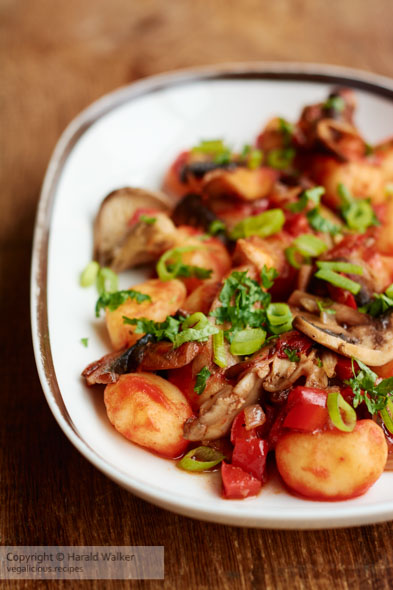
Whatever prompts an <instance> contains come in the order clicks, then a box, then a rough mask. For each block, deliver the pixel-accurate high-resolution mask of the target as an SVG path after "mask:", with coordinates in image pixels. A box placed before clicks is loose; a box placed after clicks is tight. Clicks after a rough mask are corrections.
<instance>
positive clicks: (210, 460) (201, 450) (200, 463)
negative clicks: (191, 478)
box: [177, 447, 225, 471]
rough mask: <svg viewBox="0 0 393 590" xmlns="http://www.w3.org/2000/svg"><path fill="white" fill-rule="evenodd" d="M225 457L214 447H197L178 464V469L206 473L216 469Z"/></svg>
mask: <svg viewBox="0 0 393 590" xmlns="http://www.w3.org/2000/svg"><path fill="white" fill-rule="evenodd" d="M223 459H225V456H224V455H223V454H222V453H220V452H219V451H217V450H216V449H213V448H212V447H197V448H196V449H192V450H191V451H189V452H188V453H187V454H186V455H184V457H183V458H182V459H181V460H180V461H179V462H178V464H177V465H178V467H180V469H184V470H185V471H206V470H207V469H211V468H212V467H215V466H216V465H218V464H219V463H221V461H222V460H223Z"/></svg>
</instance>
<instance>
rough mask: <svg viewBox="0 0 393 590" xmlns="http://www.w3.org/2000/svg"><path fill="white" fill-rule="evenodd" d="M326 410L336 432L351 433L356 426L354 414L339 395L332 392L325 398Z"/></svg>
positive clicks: (336, 392) (351, 408)
mask: <svg viewBox="0 0 393 590" xmlns="http://www.w3.org/2000/svg"><path fill="white" fill-rule="evenodd" d="M327 409H328V412H329V417H330V420H331V421H332V423H333V424H334V426H335V427H336V428H338V430H342V431H343V432H352V430H353V429H354V428H355V426H356V412H355V410H354V409H353V407H352V406H350V405H349V403H348V402H346V401H345V399H344V398H343V396H342V395H341V393H339V392H338V391H334V392H331V393H329V395H328V397H327Z"/></svg>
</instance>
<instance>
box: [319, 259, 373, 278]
mask: <svg viewBox="0 0 393 590" xmlns="http://www.w3.org/2000/svg"><path fill="white" fill-rule="evenodd" d="M317 267H318V268H322V269H325V270H335V271H336V272H347V273H349V274H353V275H362V274H363V267H362V266H359V265H358V264H351V263H350V262H339V261H337V262H336V261H334V260H333V261H327V260H326V261H325V260H317Z"/></svg>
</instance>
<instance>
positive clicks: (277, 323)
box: [266, 303, 293, 335]
mask: <svg viewBox="0 0 393 590" xmlns="http://www.w3.org/2000/svg"><path fill="white" fill-rule="evenodd" d="M266 317H267V320H268V322H269V329H270V331H271V332H272V333H273V334H275V335H277V334H283V333H284V332H288V331H289V330H292V320H293V316H292V312H291V310H290V308H289V306H288V305H287V304H286V303H270V304H269V305H268V307H267V309H266Z"/></svg>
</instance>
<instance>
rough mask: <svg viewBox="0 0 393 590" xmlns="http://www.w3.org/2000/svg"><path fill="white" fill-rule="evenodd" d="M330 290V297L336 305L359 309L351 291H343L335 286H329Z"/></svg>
mask: <svg viewBox="0 0 393 590" xmlns="http://www.w3.org/2000/svg"><path fill="white" fill-rule="evenodd" d="M328 290H329V295H330V297H331V298H332V299H333V301H335V302H336V303H341V304H342V305H348V307H352V309H357V308H358V306H357V304H356V300H355V297H354V296H353V295H352V293H350V292H349V291H346V290H345V289H341V288H340V287H335V286H334V285H328Z"/></svg>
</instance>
